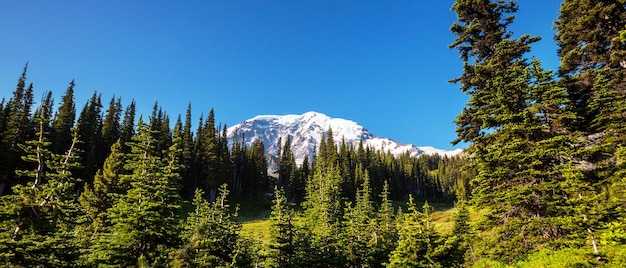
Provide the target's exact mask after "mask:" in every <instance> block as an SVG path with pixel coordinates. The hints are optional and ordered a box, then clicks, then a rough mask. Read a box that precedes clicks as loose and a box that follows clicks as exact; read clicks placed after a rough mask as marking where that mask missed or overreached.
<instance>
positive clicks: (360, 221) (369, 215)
mask: <svg viewBox="0 0 626 268" xmlns="http://www.w3.org/2000/svg"><path fill="white" fill-rule="evenodd" d="M369 183H370V179H369V174H368V173H367V171H365V176H364V178H363V183H362V184H361V188H360V189H358V191H357V193H356V198H355V199H356V200H355V204H354V207H352V206H351V204H350V203H348V204H346V206H345V212H344V219H345V220H344V221H345V223H344V232H343V235H344V236H345V237H344V242H343V249H344V250H345V251H346V259H347V261H348V264H349V266H351V267H363V266H365V265H366V264H367V263H371V262H374V259H373V257H374V256H372V255H373V254H372V253H373V252H372V251H373V250H372V249H371V248H370V246H371V245H370V243H371V241H372V240H375V239H377V237H376V236H377V234H376V231H375V227H376V225H377V222H376V217H375V214H374V204H373V201H372V200H371V197H370V195H371V189H370V186H369ZM376 261H380V260H376Z"/></svg>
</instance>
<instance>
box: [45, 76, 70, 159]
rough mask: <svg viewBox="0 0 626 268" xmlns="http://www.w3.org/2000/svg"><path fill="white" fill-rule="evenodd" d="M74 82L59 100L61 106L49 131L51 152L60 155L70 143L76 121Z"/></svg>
mask: <svg viewBox="0 0 626 268" xmlns="http://www.w3.org/2000/svg"><path fill="white" fill-rule="evenodd" d="M74 85H75V84H74V80H72V81H71V82H70V85H69V87H68V88H67V90H66V91H65V95H63V98H62V100H61V106H59V109H58V111H57V113H56V114H55V116H54V120H53V121H52V129H51V130H50V136H51V139H50V140H51V142H52V151H53V152H54V153H62V152H63V150H66V149H67V147H68V146H69V145H70V144H71V142H72V131H71V130H72V128H73V127H74V121H75V120H76V104H75V103H74Z"/></svg>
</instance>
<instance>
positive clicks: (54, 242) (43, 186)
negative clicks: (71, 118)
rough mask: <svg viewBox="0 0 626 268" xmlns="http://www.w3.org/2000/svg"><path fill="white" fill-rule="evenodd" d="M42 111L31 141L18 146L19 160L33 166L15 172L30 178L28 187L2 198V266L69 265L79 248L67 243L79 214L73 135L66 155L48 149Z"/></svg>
mask: <svg viewBox="0 0 626 268" xmlns="http://www.w3.org/2000/svg"><path fill="white" fill-rule="evenodd" d="M44 110H45V108H44V107H42V108H41V109H40V114H39V115H38V118H37V119H36V121H37V124H38V132H37V135H36V137H37V138H36V139H35V140H30V141H27V142H26V143H25V144H21V145H20V148H22V149H23V150H24V151H25V153H26V155H25V156H24V157H23V160H24V161H25V162H27V163H30V164H31V165H30V166H31V168H29V169H27V170H18V171H17V174H18V175H19V176H22V177H25V178H27V179H28V183H27V184H26V185H21V184H20V185H16V186H14V187H13V192H14V194H11V195H5V196H2V197H1V199H2V206H0V219H2V220H1V222H2V224H0V229H1V232H0V234H1V236H0V248H1V249H2V250H1V251H2V253H1V254H0V262H1V263H2V265H5V266H22V265H23V266H65V267H67V266H71V265H73V264H74V261H75V260H76V259H77V254H78V249H77V248H75V245H74V244H73V243H72V242H71V241H73V239H74V232H73V227H74V225H75V222H74V220H75V218H76V217H77V214H78V206H77V203H76V201H75V196H74V191H73V190H74V186H75V183H76V179H75V178H74V177H73V176H72V173H71V171H70V170H71V169H72V168H75V167H76V166H77V159H76V147H75V144H76V142H77V135H76V132H74V137H73V141H72V143H71V144H70V146H69V148H68V150H67V151H66V153H65V154H63V155H59V154H54V153H52V152H51V151H50V142H49V141H47V139H46V133H45V132H44V126H46V125H47V124H48V122H47V120H49V119H50V118H48V117H46V115H45V112H44Z"/></svg>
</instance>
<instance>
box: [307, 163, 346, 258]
mask: <svg viewBox="0 0 626 268" xmlns="http://www.w3.org/2000/svg"><path fill="white" fill-rule="evenodd" d="M302 206H303V208H304V218H303V223H304V228H305V229H306V230H307V231H308V232H309V234H307V237H308V239H309V240H310V244H309V246H310V247H311V249H310V252H311V254H310V256H308V257H309V258H308V259H307V260H306V261H307V263H309V265H310V266H311V267H327V266H340V265H342V264H343V263H345V257H344V255H343V253H342V251H341V245H340V239H339V237H340V231H341V222H342V218H343V213H342V212H343V209H342V207H343V205H342V197H341V177H340V176H339V169H338V168H337V167H335V166H333V165H331V166H328V167H326V168H321V167H320V166H316V168H315V171H314V174H313V176H312V178H311V179H310V180H309V182H308V183H307V191H306V197H305V201H304V202H303V203H302Z"/></svg>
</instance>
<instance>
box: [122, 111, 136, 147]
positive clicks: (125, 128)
mask: <svg viewBox="0 0 626 268" xmlns="http://www.w3.org/2000/svg"><path fill="white" fill-rule="evenodd" d="M133 136H135V100H132V101H131V102H130V104H129V105H128V106H127V107H126V111H124V119H123V120H122V125H121V126H120V140H121V143H122V152H124V153H130V147H128V146H126V143H127V142H130V141H131V140H132V138H133Z"/></svg>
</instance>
